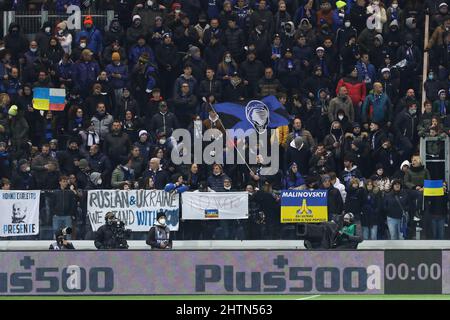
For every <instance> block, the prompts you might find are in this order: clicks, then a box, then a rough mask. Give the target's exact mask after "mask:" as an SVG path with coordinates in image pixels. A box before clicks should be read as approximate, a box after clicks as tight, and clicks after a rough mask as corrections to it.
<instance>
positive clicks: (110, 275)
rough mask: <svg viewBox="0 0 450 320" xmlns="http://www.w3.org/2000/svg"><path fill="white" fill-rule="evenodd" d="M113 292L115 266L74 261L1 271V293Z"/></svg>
mask: <svg viewBox="0 0 450 320" xmlns="http://www.w3.org/2000/svg"><path fill="white" fill-rule="evenodd" d="M87 289H89V291H90V292H111V291H112V290H113V289H114V271H113V269H112V268H105V267H102V268H90V269H89V270H86V269H84V268H80V267H79V266H76V265H72V266H68V267H67V268H63V269H62V270H60V269H59V268H36V269H35V272H34V277H33V274H32V273H31V272H15V273H11V274H8V273H5V272H1V273H0V293H30V292H36V293H56V292H61V290H62V291H63V292H67V293H78V292H84V291H86V290H87Z"/></svg>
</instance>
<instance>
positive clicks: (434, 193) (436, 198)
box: [423, 180, 449, 240]
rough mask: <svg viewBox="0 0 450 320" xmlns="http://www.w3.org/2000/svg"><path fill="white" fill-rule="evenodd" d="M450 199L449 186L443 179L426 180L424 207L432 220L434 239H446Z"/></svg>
mask: <svg viewBox="0 0 450 320" xmlns="http://www.w3.org/2000/svg"><path fill="white" fill-rule="evenodd" d="M448 200H449V199H448V193H447V188H446V184H445V182H444V181H443V180H424V184H423V209H424V212H425V213H426V214H427V217H428V218H429V219H430V221H431V238H432V239H434V240H443V239H444V230H445V229H444V224H445V218H446V217H447V215H448ZM428 236H430V234H428ZM427 238H428V237H427Z"/></svg>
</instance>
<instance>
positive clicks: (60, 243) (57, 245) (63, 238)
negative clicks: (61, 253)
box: [49, 227, 75, 250]
mask: <svg viewBox="0 0 450 320" xmlns="http://www.w3.org/2000/svg"><path fill="white" fill-rule="evenodd" d="M71 233H72V228H69V227H64V228H61V229H58V230H57V231H56V232H55V238H56V242H54V243H52V244H51V245H50V248H49V250H75V247H74V246H73V244H72V242H69V241H67V235H68V234H71Z"/></svg>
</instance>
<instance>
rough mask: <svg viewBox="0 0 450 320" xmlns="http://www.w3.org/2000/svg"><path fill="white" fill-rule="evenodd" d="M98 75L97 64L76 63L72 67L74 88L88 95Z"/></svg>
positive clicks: (98, 68) (91, 62)
mask: <svg viewBox="0 0 450 320" xmlns="http://www.w3.org/2000/svg"><path fill="white" fill-rule="evenodd" d="M99 73H100V67H99V66H98V63H97V62H94V61H90V62H83V61H80V62H77V63H75V64H74V66H73V71H72V74H73V83H74V86H75V88H79V89H80V92H84V93H85V95H86V96H87V95H89V92H90V91H91V88H92V85H93V84H94V83H95V81H97V76H98V74H99Z"/></svg>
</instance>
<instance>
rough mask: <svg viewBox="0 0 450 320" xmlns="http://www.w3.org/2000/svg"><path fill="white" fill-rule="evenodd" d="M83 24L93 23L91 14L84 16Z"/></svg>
mask: <svg viewBox="0 0 450 320" xmlns="http://www.w3.org/2000/svg"><path fill="white" fill-rule="evenodd" d="M83 24H84V25H87V24H94V20H92V16H86V17H85V18H84V21H83Z"/></svg>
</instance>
